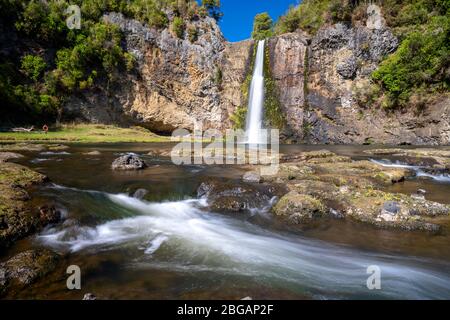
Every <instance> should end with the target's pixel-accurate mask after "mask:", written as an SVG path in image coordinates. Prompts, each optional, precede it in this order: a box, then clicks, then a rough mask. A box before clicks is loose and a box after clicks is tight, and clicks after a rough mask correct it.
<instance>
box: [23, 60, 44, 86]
mask: <svg viewBox="0 0 450 320" xmlns="http://www.w3.org/2000/svg"><path fill="white" fill-rule="evenodd" d="M21 67H22V71H23V72H24V73H25V74H26V75H27V77H29V78H30V79H32V80H33V81H38V79H39V78H40V76H41V75H42V72H43V71H44V70H45V68H46V67H47V64H46V63H45V61H44V59H42V58H41V57H39V56H34V55H31V54H28V55H26V56H25V57H23V58H22V63H21Z"/></svg>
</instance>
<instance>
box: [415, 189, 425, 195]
mask: <svg viewBox="0 0 450 320" xmlns="http://www.w3.org/2000/svg"><path fill="white" fill-rule="evenodd" d="M417 194H421V195H426V194H427V191H426V190H424V189H418V190H417Z"/></svg>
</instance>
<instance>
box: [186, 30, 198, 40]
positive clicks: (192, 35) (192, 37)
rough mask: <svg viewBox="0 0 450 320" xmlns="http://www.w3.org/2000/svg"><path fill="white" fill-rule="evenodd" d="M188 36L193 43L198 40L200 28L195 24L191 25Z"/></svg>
mask: <svg viewBox="0 0 450 320" xmlns="http://www.w3.org/2000/svg"><path fill="white" fill-rule="evenodd" d="M188 38H189V41H190V42H191V43H194V42H196V41H197V40H198V30H197V28H196V27H195V26H189V28H188Z"/></svg>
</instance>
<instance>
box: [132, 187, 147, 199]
mask: <svg viewBox="0 0 450 320" xmlns="http://www.w3.org/2000/svg"><path fill="white" fill-rule="evenodd" d="M147 194H148V190H145V189H138V190H136V191H135V192H134V194H133V198H136V199H139V200H142V199H144V198H145V196H146V195H147Z"/></svg>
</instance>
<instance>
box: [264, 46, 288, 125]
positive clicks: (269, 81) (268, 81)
mask: <svg viewBox="0 0 450 320" xmlns="http://www.w3.org/2000/svg"><path fill="white" fill-rule="evenodd" d="M264 54H265V57H264V89H265V96H264V112H265V121H266V124H267V125H268V126H269V127H271V128H277V129H282V128H283V127H284V124H285V120H284V116H283V112H282V110H281V103H280V99H279V92H278V88H277V85H276V83H275V80H274V79H273V78H272V71H271V68H270V50H269V46H266V47H265V52H264Z"/></svg>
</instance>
